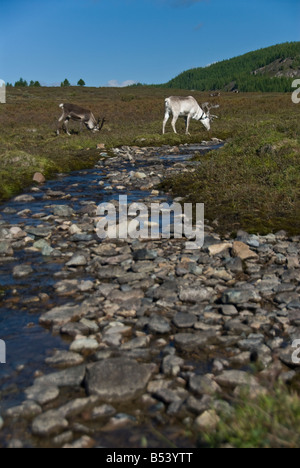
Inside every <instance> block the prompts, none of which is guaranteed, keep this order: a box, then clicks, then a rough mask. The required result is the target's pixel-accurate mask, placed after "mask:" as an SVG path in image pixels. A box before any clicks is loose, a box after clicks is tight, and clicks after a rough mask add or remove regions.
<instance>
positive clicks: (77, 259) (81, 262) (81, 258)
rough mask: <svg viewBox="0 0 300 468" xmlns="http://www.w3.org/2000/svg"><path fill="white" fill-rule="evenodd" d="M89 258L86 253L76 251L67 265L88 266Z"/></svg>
mask: <svg viewBox="0 0 300 468" xmlns="http://www.w3.org/2000/svg"><path fill="white" fill-rule="evenodd" d="M87 263H88V262H87V259H86V257H85V255H83V254H80V253H75V254H74V255H73V257H72V258H71V260H69V261H68V263H66V266H67V267H78V266H86V265H87Z"/></svg>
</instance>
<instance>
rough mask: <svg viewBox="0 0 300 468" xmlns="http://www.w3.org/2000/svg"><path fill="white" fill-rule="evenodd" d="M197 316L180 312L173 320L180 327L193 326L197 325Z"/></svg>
mask: <svg viewBox="0 0 300 468" xmlns="http://www.w3.org/2000/svg"><path fill="white" fill-rule="evenodd" d="M196 321H197V317H196V316H195V315H193V314H186V313H184V312H178V313H177V314H176V315H175V317H174V319H173V322H174V324H175V325H176V327H178V328H191V327H193V326H194V325H195V323H196Z"/></svg>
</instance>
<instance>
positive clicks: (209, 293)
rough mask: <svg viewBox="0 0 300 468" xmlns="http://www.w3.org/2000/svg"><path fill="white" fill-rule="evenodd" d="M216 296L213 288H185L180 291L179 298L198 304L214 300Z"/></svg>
mask: <svg viewBox="0 0 300 468" xmlns="http://www.w3.org/2000/svg"><path fill="white" fill-rule="evenodd" d="M214 296H215V293H214V290H213V289H211V288H202V289H183V290H181V291H180V294H179V299H180V300H181V301H182V302H191V303H194V304H197V303H199V302H206V301H213V298H214Z"/></svg>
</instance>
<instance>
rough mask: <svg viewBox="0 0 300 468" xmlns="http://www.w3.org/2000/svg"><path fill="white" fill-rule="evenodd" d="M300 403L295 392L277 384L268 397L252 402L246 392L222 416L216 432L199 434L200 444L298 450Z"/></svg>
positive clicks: (264, 396) (260, 397)
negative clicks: (229, 412) (227, 412)
mask: <svg viewBox="0 0 300 468" xmlns="http://www.w3.org/2000/svg"><path fill="white" fill-rule="evenodd" d="M299 427H300V400H299V395H298V394H297V393H296V392H295V391H291V390H289V388H288V387H287V386H286V385H284V384H277V385H276V386H275V388H274V389H272V390H270V391H269V392H268V393H267V394H265V395H261V396H257V397H255V398H253V397H252V396H251V393H250V392H249V391H247V390H245V392H244V393H243V394H242V395H241V396H240V398H239V399H237V400H236V401H235V402H233V405H232V413H231V414H227V415H223V416H222V417H221V418H220V422H219V424H218V427H217V429H216V431H214V432H212V433H207V434H205V435H203V434H199V444H203V443H206V444H208V446H209V447H214V448H218V447H222V446H230V447H233V448H298V447H299V446H300V432H299Z"/></svg>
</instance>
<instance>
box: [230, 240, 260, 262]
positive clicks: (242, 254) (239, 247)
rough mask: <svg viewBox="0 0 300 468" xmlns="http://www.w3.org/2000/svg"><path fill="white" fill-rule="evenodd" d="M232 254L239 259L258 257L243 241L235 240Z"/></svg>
mask: <svg viewBox="0 0 300 468" xmlns="http://www.w3.org/2000/svg"><path fill="white" fill-rule="evenodd" d="M232 254H233V256H234V257H239V258H240V259H241V260H250V259H258V258H259V257H258V255H257V253H255V252H253V251H252V250H251V249H250V248H249V246H248V245H246V244H244V243H243V242H239V241H236V242H234V243H233V248H232Z"/></svg>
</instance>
